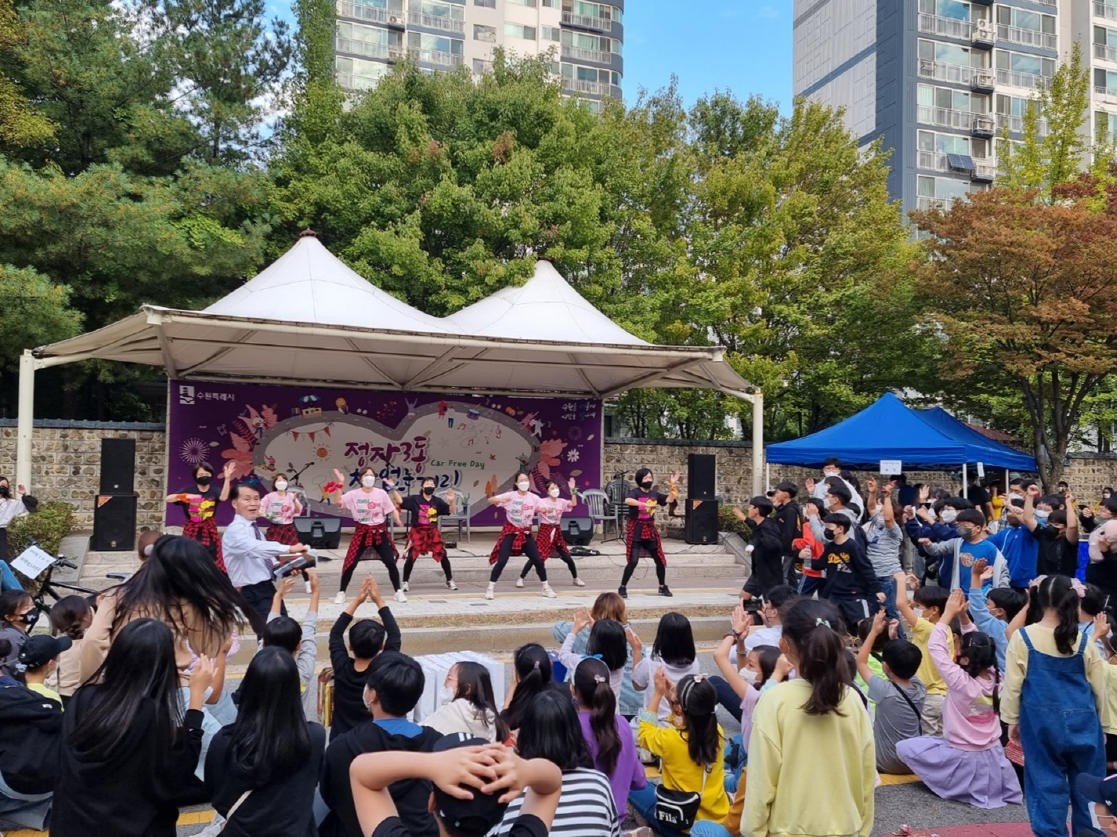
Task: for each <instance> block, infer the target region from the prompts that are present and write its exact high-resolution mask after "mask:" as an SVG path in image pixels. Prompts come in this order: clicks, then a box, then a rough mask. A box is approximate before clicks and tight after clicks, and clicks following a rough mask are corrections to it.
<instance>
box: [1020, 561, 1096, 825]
mask: <svg viewBox="0 0 1117 837" xmlns="http://www.w3.org/2000/svg"><path fill="white" fill-rule="evenodd" d="M1033 584H1034V586H1033V588H1032V591H1031V592H1032V602H1033V604H1034V605H1035V607H1036V608H1037V610H1038V615H1039V619H1038V620H1036V621H1034V622H1032V623H1031V624H1029V625H1028V626H1027V627H1025V628H1021V629H1020V630H1018V631H1016V632H1015V633H1014V634H1013V635H1012V638H1011V639H1009V641H1008V651H1007V652H1006V654H1005V687H1004V694H1003V695H1002V697H1001V720H1003V721H1004V722H1005V723H1006V724H1008V737H1009V738H1010V739H1011V740H1012V741H1013V742H1015V743H1016V744H1018V745H1020V746H1021V747H1022V748H1023V750H1024V760H1025V762H1026V763H1027V769H1026V770H1025V771H1024V797H1025V801H1026V803H1027V806H1028V818H1029V820H1030V821H1031V824H1032V831H1033V832H1035V834H1037V835H1038V837H1055V835H1063V834H1066V831H1067V821H1066V820H1067V806H1068V805H1069V806H1070V807H1071V824H1072V826H1073V828H1072V833H1074V834H1078V833H1080V832H1085V831H1089V830H1090V829H1091V828H1092V826H1091V824H1090V823H1091V819H1090V807H1089V803H1088V802H1087V801H1086V799H1085V798H1084V797H1083V796H1082V794H1080V793H1079V792H1078V790H1077V789H1076V788H1075V782H1076V780H1077V777H1078V776H1079V775H1081V774H1083V773H1086V774H1092V775H1094V776H1103V775H1105V735H1104V733H1103V731H1102V725H1103V723H1104V722H1105V721H1106V720H1107V719H1108V718H1109V705H1108V702H1107V700H1106V680H1105V665H1106V663H1105V661H1104V660H1103V659H1102V658H1101V655H1100V654H1098V650H1097V646H1096V644H1095V643H1093V642H1090V641H1089V637H1088V636H1087V635H1086V634H1085V633H1083V632H1080V631H1079V628H1078V611H1079V604H1080V602H1081V600H1082V596H1083V595H1084V594H1085V589H1084V588H1082V585H1081V582H1079V581H1077V580H1072V579H1070V578H1067V577H1066V576H1063V575H1054V576H1046V577H1041V578H1039V579H1037V580H1036V582H1033ZM1080 591H1081V592H1080Z"/></svg>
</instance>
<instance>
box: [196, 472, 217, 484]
mask: <svg viewBox="0 0 1117 837" xmlns="http://www.w3.org/2000/svg"><path fill="white" fill-rule="evenodd" d="M195 482H197V483H198V485H209V484H210V483H211V482H213V477H207V476H206V475H205V474H202V475H201V476H199V477H197V478H196V479H195Z"/></svg>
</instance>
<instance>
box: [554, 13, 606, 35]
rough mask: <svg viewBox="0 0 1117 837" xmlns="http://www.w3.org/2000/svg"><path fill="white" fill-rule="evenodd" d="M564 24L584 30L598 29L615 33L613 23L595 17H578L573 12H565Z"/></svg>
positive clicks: (563, 14)
mask: <svg viewBox="0 0 1117 837" xmlns="http://www.w3.org/2000/svg"><path fill="white" fill-rule="evenodd" d="M562 22H563V23H565V24H567V25H569V26H580V27H582V28H583V29H597V30H599V31H601V32H612V31H613V21H611V20H609V19H608V18H604V17H594V16H593V15H576V14H574V13H573V12H563V13H562Z"/></svg>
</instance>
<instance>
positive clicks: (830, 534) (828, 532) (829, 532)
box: [822, 529, 835, 541]
mask: <svg viewBox="0 0 1117 837" xmlns="http://www.w3.org/2000/svg"><path fill="white" fill-rule="evenodd" d="M822 537H824V538H826V540H828V541H832V540H834V537H835V535H834V530H833V529H824V530H823V532H822Z"/></svg>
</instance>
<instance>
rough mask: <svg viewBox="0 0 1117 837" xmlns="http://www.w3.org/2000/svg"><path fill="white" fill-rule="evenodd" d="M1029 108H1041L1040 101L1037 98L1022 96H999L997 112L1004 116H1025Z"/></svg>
mask: <svg viewBox="0 0 1117 837" xmlns="http://www.w3.org/2000/svg"><path fill="white" fill-rule="evenodd" d="M1028 108H1032V109H1033V110H1038V109H1039V102H1038V101H1036V100H1035V99H1023V98H1021V97H1020V96H1004V95H998V96H997V113H999V114H1001V115H1002V116H1023V115H1024V114H1025V113H1027V112H1028Z"/></svg>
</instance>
